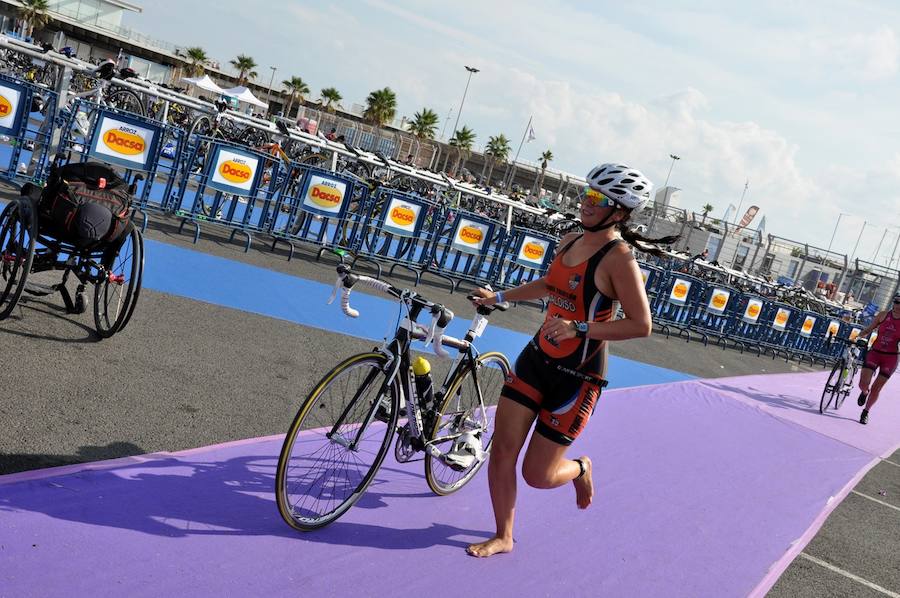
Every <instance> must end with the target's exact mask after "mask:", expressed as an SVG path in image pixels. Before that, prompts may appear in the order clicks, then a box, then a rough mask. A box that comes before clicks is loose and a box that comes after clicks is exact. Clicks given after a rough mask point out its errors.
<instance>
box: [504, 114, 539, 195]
mask: <svg viewBox="0 0 900 598" xmlns="http://www.w3.org/2000/svg"><path fill="white" fill-rule="evenodd" d="M532 118H534V114H532V115H531V116H529V117H528V124H527V125H525V132H524V133H522V141H520V142H519V149H517V150H516V157H515V158H513V165H512V172H511V173H510V175H509V178H508V179H507V180H506V184H505V185H504V186H503V189H504V190H506V189H509V188H510V187H511V186H512V182H513V180H515V178H516V161H517V160H518V159H519V152H521V151H522V146H523V145H525V138H526V137H528V130H529V129H531V119H532Z"/></svg>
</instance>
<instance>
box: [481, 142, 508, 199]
mask: <svg viewBox="0 0 900 598" xmlns="http://www.w3.org/2000/svg"><path fill="white" fill-rule="evenodd" d="M511 149H512V148H511V147H510V146H509V139H507V138H506V135H503V134H500V135H496V136H494V137H489V138H488V142H487V147H486V148H485V150H484V154H485V157H486V156H490V157H491V159H490V160H488V172H487V177H485V179H484V180H485V181H486V182H485V184H486V185H487V186H488V187H490V186H491V175H492V174H494V166H495V165H497V164H498V163H502V162H504V161H506V158H507V157H509V152H510V150H511Z"/></svg>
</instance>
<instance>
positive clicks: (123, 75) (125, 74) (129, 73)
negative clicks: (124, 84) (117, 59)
mask: <svg viewBox="0 0 900 598" xmlns="http://www.w3.org/2000/svg"><path fill="white" fill-rule="evenodd" d="M137 76H138V74H137V71H135V70H134V69H133V68H131V67H128V66H126V67H125V68H123V69H120V70H119V79H131V78H132V77H137Z"/></svg>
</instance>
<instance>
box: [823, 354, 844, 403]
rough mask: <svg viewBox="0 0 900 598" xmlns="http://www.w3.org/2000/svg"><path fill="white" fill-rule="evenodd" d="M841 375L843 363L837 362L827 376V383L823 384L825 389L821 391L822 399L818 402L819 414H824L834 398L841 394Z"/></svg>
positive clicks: (842, 373)
mask: <svg viewBox="0 0 900 598" xmlns="http://www.w3.org/2000/svg"><path fill="white" fill-rule="evenodd" d="M843 375H844V362H843V361H838V362H837V363H835V364H834V367H832V368H831V373H830V374H828V381H827V382H825V388H824V389H823V390H822V398H821V399H820V400H819V413H825V410H826V409H828V408H829V407H830V406H831V402H832V401H833V400H834V398H835V397H836V396H837V395H838V393H839V392H841V387H842V386H843V380H842V377H843Z"/></svg>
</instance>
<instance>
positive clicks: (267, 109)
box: [266, 66, 278, 114]
mask: <svg viewBox="0 0 900 598" xmlns="http://www.w3.org/2000/svg"><path fill="white" fill-rule="evenodd" d="M269 68H270V69H272V76H271V77H269V94H268V96H269V98H268V99H269V101H268V106H266V114H269V113H270V112H271V111H272V83H274V82H275V71H277V70H278V69H277V68H276V67H274V66H270V67H269Z"/></svg>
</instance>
